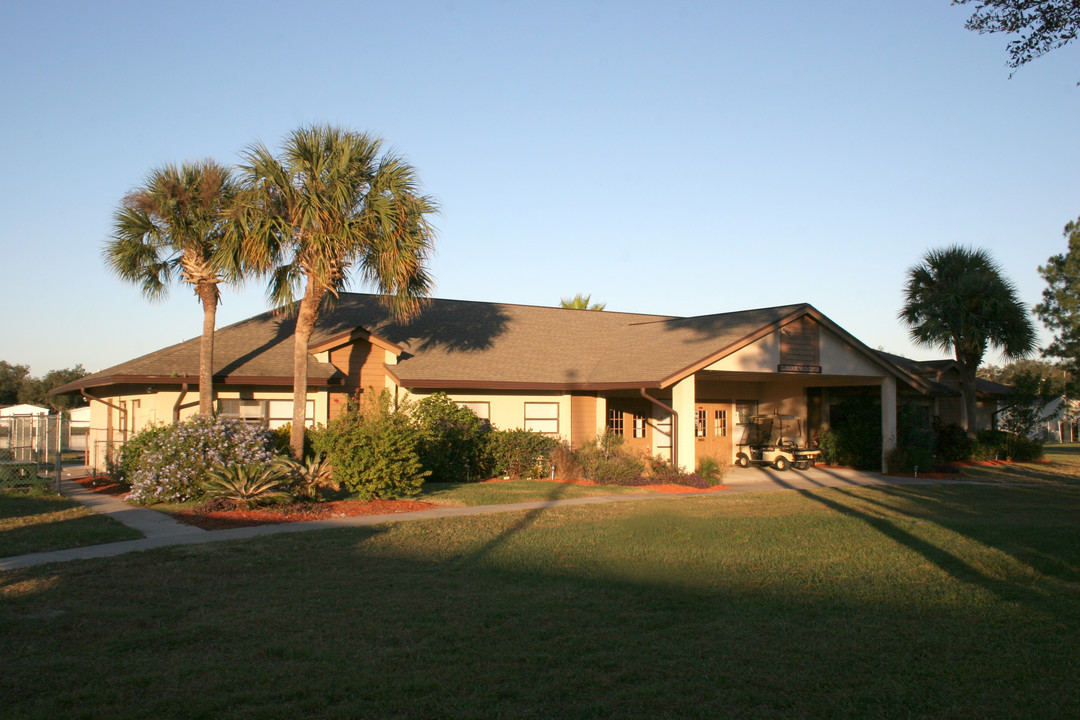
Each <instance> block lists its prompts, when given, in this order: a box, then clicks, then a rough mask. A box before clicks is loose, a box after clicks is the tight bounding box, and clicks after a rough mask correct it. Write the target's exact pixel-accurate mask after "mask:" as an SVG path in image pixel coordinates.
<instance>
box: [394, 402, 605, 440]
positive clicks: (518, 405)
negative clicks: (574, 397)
mask: <svg viewBox="0 0 1080 720" xmlns="http://www.w3.org/2000/svg"><path fill="white" fill-rule="evenodd" d="M402 392H403V393H404V394H405V396H406V397H409V398H411V399H413V400H420V399H421V398H425V397H428V396H430V395H433V394H434V393H435V391H412V392H408V391H404V390H403V391H402ZM446 395H447V397H449V398H450V399H451V400H453V401H454V402H486V403H488V407H489V411H490V417H489V418H488V419H489V421H490V422H491V424H492V425H494V426H495V427H496V428H498V429H499V430H514V429H518V428H523V427H524V426H525V403H527V402H529V403H531V402H538V403H557V404H558V407H559V432H558V437H559V438H560V439H562V440H566V441H567V442H569V441H570V418H571V416H570V395H569V394H565V393H548V394H545V393H531V394H525V393H485V392H447V393H446ZM597 406H598V409H597V412H596V414H597V416H600V415H601V413H600V410H599V406H600V403H597ZM605 412H606V410H605Z"/></svg>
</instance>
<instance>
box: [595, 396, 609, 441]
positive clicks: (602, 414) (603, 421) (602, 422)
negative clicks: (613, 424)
mask: <svg viewBox="0 0 1080 720" xmlns="http://www.w3.org/2000/svg"><path fill="white" fill-rule="evenodd" d="M595 426H596V437H600V436H601V435H602V434H603V433H605V432H607V398H606V397H604V396H603V395H600V394H597V396H596V423H595Z"/></svg>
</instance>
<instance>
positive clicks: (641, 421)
mask: <svg viewBox="0 0 1080 720" xmlns="http://www.w3.org/2000/svg"><path fill="white" fill-rule="evenodd" d="M645 427H646V426H645V416H644V415H638V414H637V413H634V437H636V438H643V437H645Z"/></svg>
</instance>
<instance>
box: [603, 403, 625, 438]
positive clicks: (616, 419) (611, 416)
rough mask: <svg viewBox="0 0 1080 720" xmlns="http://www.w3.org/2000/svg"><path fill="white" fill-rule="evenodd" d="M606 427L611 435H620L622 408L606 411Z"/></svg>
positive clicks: (621, 431)
mask: <svg viewBox="0 0 1080 720" xmlns="http://www.w3.org/2000/svg"><path fill="white" fill-rule="evenodd" d="M607 429H608V432H609V433H611V434H612V435H618V436H620V437H622V434H623V412H622V410H610V409H609V410H608V411H607Z"/></svg>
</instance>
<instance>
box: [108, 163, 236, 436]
mask: <svg viewBox="0 0 1080 720" xmlns="http://www.w3.org/2000/svg"><path fill="white" fill-rule="evenodd" d="M237 187H238V186H237V183H236V181H235V179H234V178H233V176H232V171H231V170H230V169H229V168H227V167H225V166H223V165H220V164H218V163H216V162H214V161H213V160H203V161H200V162H187V163H184V164H183V165H181V166H180V167H176V166H175V165H164V166H163V167H161V168H158V169H157V170H154V171H153V172H151V173H150V175H149V176H148V177H147V179H146V181H145V183H144V184H143V185H142V186H141V187H138V188H136V189H135V190H132V191H131V192H130V193H128V195H127V196H126V197H124V199H123V200H122V201H121V203H120V207H119V208H118V209H117V210H116V213H115V214H114V217H113V233H112V238H111V239H110V240H109V241H108V242H106V244H105V249H104V252H103V255H104V259H105V264H106V265H107V266H108V267H109V268H110V269H111V270H112V271H113V272H115V273H116V274H117V275H118V276H119V277H121V278H122V279H124V280H127V281H129V282H132V283H135V284H137V285H140V286H141V288H142V292H143V295H145V296H146V297H148V298H150V299H151V300H157V299H161V298H164V297H165V296H166V295H167V294H168V289H169V284H170V283H172V282H173V281H174V280H177V279H179V280H180V281H181V282H184V283H188V284H190V285H192V286H193V288H194V290H195V296H196V297H198V298H199V303H200V304H201V305H202V307H203V329H202V340H201V342H200V343H199V414H201V415H203V416H205V417H209V416H210V415H211V414H212V413H213V402H214V388H213V378H214V328H215V325H216V323H217V306H218V303H220V302H221V291H220V289H219V287H218V286H219V285H220V284H221V283H223V282H232V281H235V280H237V279H238V275H237V268H236V266H235V264H234V263H233V262H232V260H231V258H230V256H229V255H228V253H226V252H224V251H223V247H224V246H223V243H222V239H223V237H224V234H225V232H226V227H227V222H226V219H225V213H226V211H227V210H228V208H229V207H230V205H231V203H232V202H233V200H234V198H235V196H236V192H237Z"/></svg>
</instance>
